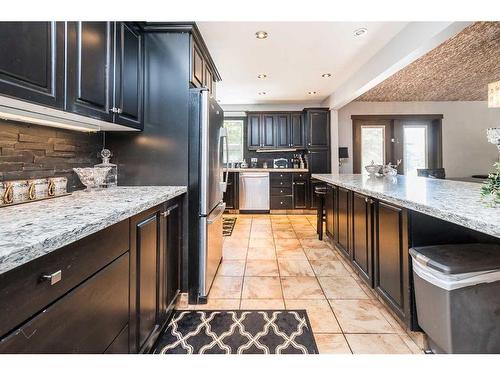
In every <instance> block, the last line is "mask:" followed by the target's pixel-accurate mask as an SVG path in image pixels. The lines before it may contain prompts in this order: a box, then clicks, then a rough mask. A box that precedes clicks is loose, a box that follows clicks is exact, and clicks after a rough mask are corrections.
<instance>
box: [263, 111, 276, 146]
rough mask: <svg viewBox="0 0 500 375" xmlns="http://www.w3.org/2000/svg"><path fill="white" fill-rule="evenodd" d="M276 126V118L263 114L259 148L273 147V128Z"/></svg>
mask: <svg viewBox="0 0 500 375" xmlns="http://www.w3.org/2000/svg"><path fill="white" fill-rule="evenodd" d="M275 124H276V116H274V115H268V114H264V115H262V122H261V131H260V141H261V142H260V143H261V148H273V147H274V128H275V126H276V125H275Z"/></svg>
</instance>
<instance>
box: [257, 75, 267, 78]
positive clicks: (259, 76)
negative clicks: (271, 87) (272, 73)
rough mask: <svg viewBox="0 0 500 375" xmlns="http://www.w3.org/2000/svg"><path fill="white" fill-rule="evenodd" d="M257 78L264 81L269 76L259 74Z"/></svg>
mask: <svg viewBox="0 0 500 375" xmlns="http://www.w3.org/2000/svg"><path fill="white" fill-rule="evenodd" d="M257 78H260V79H264V78H267V74H259V75H258V76H257Z"/></svg>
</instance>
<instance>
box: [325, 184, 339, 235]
mask: <svg viewBox="0 0 500 375" xmlns="http://www.w3.org/2000/svg"><path fill="white" fill-rule="evenodd" d="M335 190H336V189H335V187H334V186H332V185H328V186H327V188H326V197H325V212H326V225H325V229H326V235H327V236H328V237H330V238H332V239H334V238H335V233H336V232H337V230H336V229H335V223H336V220H335V212H336V210H335V205H336V202H335V198H336V194H335Z"/></svg>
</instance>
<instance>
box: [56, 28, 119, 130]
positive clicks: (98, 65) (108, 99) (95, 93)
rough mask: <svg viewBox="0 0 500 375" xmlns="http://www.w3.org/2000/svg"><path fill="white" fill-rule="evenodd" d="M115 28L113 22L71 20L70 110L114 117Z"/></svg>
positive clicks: (68, 68)
mask: <svg viewBox="0 0 500 375" xmlns="http://www.w3.org/2000/svg"><path fill="white" fill-rule="evenodd" d="M113 29H114V26H113V23H111V22H69V23H68V43H67V46H68V50H67V54H68V66H67V102H66V109H67V110H68V111H70V112H74V113H78V114H81V115H85V116H89V117H94V118H97V119H100V120H104V121H109V122H111V121H112V120H113V113H112V109H111V107H112V91H113V90H112V88H113V85H114V83H113V44H114V43H113V35H114V32H113Z"/></svg>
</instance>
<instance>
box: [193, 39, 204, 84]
mask: <svg viewBox="0 0 500 375" xmlns="http://www.w3.org/2000/svg"><path fill="white" fill-rule="evenodd" d="M204 69H205V66H204V62H203V56H202V55H201V52H200V50H199V49H198V47H197V46H196V44H194V43H193V49H192V54H191V82H192V83H193V85H194V86H195V87H202V86H203V83H204V79H203V75H204V74H203V73H204Z"/></svg>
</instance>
